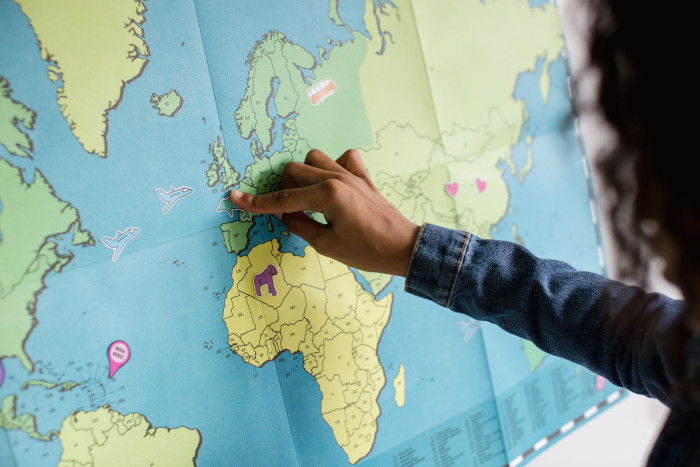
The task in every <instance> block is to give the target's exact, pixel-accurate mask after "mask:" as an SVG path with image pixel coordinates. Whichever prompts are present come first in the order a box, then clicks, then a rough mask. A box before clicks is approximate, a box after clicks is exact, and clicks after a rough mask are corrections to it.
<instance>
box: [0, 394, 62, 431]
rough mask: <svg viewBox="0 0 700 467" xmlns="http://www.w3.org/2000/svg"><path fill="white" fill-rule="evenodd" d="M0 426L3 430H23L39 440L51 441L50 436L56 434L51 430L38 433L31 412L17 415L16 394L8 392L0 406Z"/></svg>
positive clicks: (34, 418)
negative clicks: (43, 433)
mask: <svg viewBox="0 0 700 467" xmlns="http://www.w3.org/2000/svg"><path fill="white" fill-rule="evenodd" d="M0 428H2V429H3V430H8V431H10V430H19V431H23V432H25V433H26V434H27V435H28V436H29V437H30V438H33V439H36V440H39V441H51V438H53V437H54V436H56V435H57V434H58V431H55V430H52V431H49V432H48V433H46V434H45V435H42V434H40V433H39V432H38V431H37V428H36V417H35V416H34V415H33V414H29V413H25V414H22V415H20V416H17V396H16V395H15V394H10V395H9V396H5V397H4V398H3V400H2V407H0Z"/></svg>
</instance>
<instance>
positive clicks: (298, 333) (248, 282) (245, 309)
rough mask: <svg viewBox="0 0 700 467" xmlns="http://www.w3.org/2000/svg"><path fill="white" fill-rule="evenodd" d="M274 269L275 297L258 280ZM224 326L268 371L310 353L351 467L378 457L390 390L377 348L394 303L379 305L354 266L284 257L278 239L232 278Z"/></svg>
mask: <svg viewBox="0 0 700 467" xmlns="http://www.w3.org/2000/svg"><path fill="white" fill-rule="evenodd" d="M269 266H273V267H274V268H275V270H276V271H277V273H276V274H274V275H272V276H271V278H272V286H273V288H274V291H275V292H276V294H275V295H272V294H271V289H270V288H269V287H268V285H262V286H261V287H260V290H259V291H260V296H258V295H257V292H258V291H257V290H256V287H255V281H256V279H255V278H256V276H257V275H259V274H260V273H262V272H263V271H265V270H267V269H268V267H269ZM232 277H233V285H232V286H231V289H230V290H229V291H228V293H227V295H226V305H225V308H224V315H223V320H224V322H225V323H226V327H227V328H228V332H229V345H230V346H231V350H233V352H235V353H236V354H238V355H240V356H241V357H242V358H243V360H244V361H245V362H247V363H250V364H251V365H255V366H258V367H259V366H262V365H264V364H265V363H267V362H269V361H271V360H273V359H274V358H275V357H276V356H277V355H279V354H280V353H281V352H283V351H285V350H287V351H289V352H292V353H296V352H302V353H303V355H304V369H305V370H306V371H307V372H308V373H310V374H311V375H312V376H313V377H314V379H315V380H316V382H317V383H318V385H319V389H320V390H321V394H322V396H323V397H322V400H321V414H322V416H323V418H324V420H325V421H326V422H327V423H328V425H330V427H331V429H332V430H333V435H334V436H335V439H336V441H337V442H338V444H339V445H340V446H341V447H342V448H343V450H344V451H345V453H346V454H347V456H348V461H349V462H350V463H353V464H354V463H356V462H357V461H359V460H360V459H362V458H363V457H364V456H366V455H367V454H368V453H369V451H370V450H371V449H372V445H373V444H374V439H375V436H376V433H377V417H378V416H379V412H380V411H379V404H378V403H377V397H378V396H379V391H380V390H381V389H382V388H383V387H384V384H385V383H386V377H385V375H384V370H383V368H382V366H381V365H380V363H379V357H378V356H377V346H378V344H379V339H380V337H381V335H382V332H383V330H384V327H385V326H386V323H387V321H388V319H389V314H390V313H391V304H392V300H393V296H392V295H391V294H389V295H387V296H386V297H384V298H383V299H381V300H378V301H377V300H375V299H374V297H372V295H371V294H369V293H368V292H366V291H364V290H363V289H362V286H361V285H360V284H358V283H357V281H356V279H355V277H354V275H353V273H352V272H351V271H350V269H349V268H348V267H347V266H344V265H343V264H341V263H339V262H337V261H334V260H332V259H330V258H326V257H324V256H321V255H319V254H318V253H316V251H315V250H313V249H312V248H311V247H306V249H305V250H304V256H303V257H302V256H295V255H293V254H291V253H281V252H280V251H279V242H278V240H277V239H273V240H271V241H269V242H267V243H263V244H261V245H258V246H256V247H254V248H253V249H252V250H251V251H250V253H249V254H248V255H247V256H244V257H240V258H239V259H238V263H237V264H236V266H235V267H234V268H233V271H232Z"/></svg>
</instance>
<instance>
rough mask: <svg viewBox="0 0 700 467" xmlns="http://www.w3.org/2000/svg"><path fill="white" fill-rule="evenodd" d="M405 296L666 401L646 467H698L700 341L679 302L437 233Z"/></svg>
mask: <svg viewBox="0 0 700 467" xmlns="http://www.w3.org/2000/svg"><path fill="white" fill-rule="evenodd" d="M406 290H407V291H408V292H410V293H412V294H414V295H417V296H419V297H423V298H427V299H429V300H433V301H434V302H436V303H438V304H440V305H442V306H445V307H447V308H450V309H451V310H453V311H456V312H459V313H465V314H468V315H469V316H471V317H473V318H475V319H478V320H483V321H489V322H492V323H495V324H497V325H498V326H500V327H501V328H503V329H505V330H506V331H508V332H510V333H512V334H515V335H517V336H520V337H522V338H525V339H528V340H530V341H532V342H533V343H534V344H535V345H537V346H538V347H539V348H541V349H542V350H544V351H546V352H548V353H551V354H553V355H557V356H560V357H563V358H566V359H567V360H570V361H573V362H576V363H579V364H581V365H583V366H585V367H587V368H589V369H590V370H592V371H594V372H596V373H598V374H600V375H602V376H604V377H605V378H607V379H608V380H610V381H611V382H612V383H614V384H616V385H618V386H623V387H625V388H627V389H629V390H630V391H633V392H636V393H638V394H644V395H646V396H650V397H655V398H657V399H659V400H660V401H661V402H663V403H664V404H666V405H667V406H669V407H671V409H672V410H671V415H670V417H669V419H668V421H667V423H666V426H665V427H664V430H663V431H662V433H661V435H660V436H659V439H658V440H657V444H656V446H655V447H654V450H653V452H652V455H651V457H650V459H649V465H683V466H694V465H700V338H698V336H697V335H692V334H691V333H690V332H689V331H688V330H687V327H686V326H685V325H684V323H683V322H682V319H681V313H682V308H683V302H682V301H680V300H672V299H670V298H668V297H666V296H664V295H661V294H656V293H646V292H644V291H643V290H642V289H640V288H638V287H634V286H628V285H624V284H622V283H620V282H616V281H613V280H610V279H606V278H605V277H603V276H601V275H599V274H594V273H590V272H581V271H576V270H575V269H574V268H572V267H571V266H569V265H567V264H565V263H563V262H561V261H555V260H546V259H540V258H537V257H535V256H534V255H533V254H532V253H530V252H529V251H528V250H526V249H525V248H523V247H521V246H519V245H517V244H515V243H510V242H503V241H498V240H485V239H481V238H479V237H477V236H475V235H472V234H469V233H467V232H462V231H458V230H451V229H446V228H442V227H437V226H434V225H431V224H424V225H423V227H422V228H421V230H420V233H419V235H418V238H417V239H416V243H415V246H414V250H413V255H412V257H411V261H410V264H409V267H408V271H407V274H406Z"/></svg>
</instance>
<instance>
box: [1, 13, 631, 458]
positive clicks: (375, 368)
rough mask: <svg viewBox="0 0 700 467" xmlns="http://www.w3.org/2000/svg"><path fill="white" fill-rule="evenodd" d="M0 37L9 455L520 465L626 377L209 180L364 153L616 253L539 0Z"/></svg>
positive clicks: (72, 16) (449, 191)
mask: <svg viewBox="0 0 700 467" xmlns="http://www.w3.org/2000/svg"><path fill="white" fill-rule="evenodd" d="M311 25H313V27H311ZM0 50H1V51H2V54H1V55H0V465H3V466H5V465H8V466H15V465H16V466H30V465H31V466H34V465H59V466H68V465H77V464H80V465H96V466H99V465H107V464H109V465H112V464H114V465H164V466H171V465H200V466H208V465H222V464H235V465H388V464H391V465H399V466H408V465H414V464H415V463H417V462H418V461H420V460H421V459H422V460H423V461H425V462H426V463H427V464H431V465H467V466H502V465H505V464H509V463H510V464H511V465H515V464H518V463H526V462H528V461H530V460H531V459H532V458H534V456H536V453H537V452H538V450H537V449H533V446H535V445H536V443H540V444H538V445H541V442H542V441H541V440H543V439H546V440H547V441H546V443H553V442H556V441H557V440H558V439H559V437H561V436H562V435H557V436H553V435H552V433H559V431H558V430H560V428H561V427H563V426H569V425H570V424H571V423H572V422H573V421H574V420H581V419H582V417H581V415H582V414H584V413H585V412H586V411H588V410H589V409H591V408H592V407H604V406H606V405H607V404H609V403H611V402H613V401H614V400H616V399H617V398H619V397H620V395H621V392H620V390H619V389H618V388H615V387H613V386H612V385H611V384H609V383H607V382H606V381H605V380H604V379H602V378H601V377H599V376H597V375H595V374H593V373H591V372H590V371H588V370H587V369H585V368H582V367H580V366H577V365H574V364H572V363H568V362H565V361H563V360H561V359H558V358H556V357H553V356H551V355H547V354H545V353H544V352H542V351H541V350H540V349H538V348H537V347H536V346H534V345H533V344H532V343H530V342H528V341H524V340H522V339H520V338H517V337H514V336H510V335H508V334H506V333H505V332H503V331H501V330H500V329H498V328H496V327H494V326H493V325H491V324H489V323H483V322H479V321H476V320H473V319H471V318H469V317H468V316H465V315H457V314H455V313H453V312H451V311H448V310H445V309H442V308H440V307H439V306H437V305H435V304H433V303H432V302H428V301H425V300H420V299H418V298H416V297H414V296H411V295H409V294H407V293H406V292H404V284H403V280H402V278H399V277H392V276H389V275H383V274H376V273H371V272H367V271H361V270H356V269H354V268H350V267H347V266H345V265H343V264H341V263H339V262H337V261H334V260H332V259H330V258H327V257H324V256H322V255H320V254H318V253H317V252H316V251H315V250H314V249H313V248H312V247H310V246H309V245H307V244H306V243H305V242H304V241H303V240H301V239H300V238H299V237H297V236H295V235H293V234H291V233H290V232H288V231H287V229H286V227H285V226H284V225H283V224H282V223H281V222H280V221H279V220H278V219H277V218H275V217H273V216H269V215H257V214H254V213H250V212H246V211H244V210H242V209H240V208H238V207H237V206H235V205H233V204H232V203H231V202H230V201H228V199H227V194H228V192H229V190H231V189H232V188H237V189H240V190H242V191H245V192H248V193H253V194H262V193H269V192H272V191H275V190H277V189H279V188H280V184H281V180H282V171H283V168H284V166H285V164H287V163H288V162H290V161H297V162H303V161H304V159H305V157H306V155H307V153H308V152H309V151H310V150H311V149H313V148H318V149H321V150H322V151H324V152H325V153H326V154H328V155H330V156H331V157H339V156H340V155H341V154H342V153H343V152H344V151H345V150H347V149H350V148H356V149H358V150H359V151H360V154H361V155H362V158H363V161H364V163H365V165H366V167H367V169H368V171H369V173H370V177H371V179H372V181H373V182H374V183H375V185H376V186H377V188H378V189H379V191H380V192H381V193H382V194H383V195H384V196H385V197H386V198H387V199H388V200H389V201H391V202H392V203H393V204H394V205H395V206H397V208H398V209H399V210H400V211H401V212H402V213H403V214H404V215H405V216H407V217H408V218H409V219H411V220H412V221H413V222H415V223H417V224H420V223H423V222H430V223H434V224H439V225H443V226H446V227H449V228H454V229H462V230H467V231H470V232H472V233H474V234H476V235H478V236H480V237H483V238H495V239H500V240H508V241H514V242H518V243H521V244H523V245H525V246H526V247H527V248H529V249H530V250H531V251H533V252H534V253H535V254H537V255H546V256H548V257H556V258H559V259H562V260H564V261H567V262H569V263H570V264H572V265H573V266H575V267H577V268H579V269H584V270H590V271H594V272H598V273H605V272H606V266H605V264H604V263H601V262H600V260H599V256H598V251H599V249H600V248H601V241H600V233H599V227H598V225H597V223H596V222H597V221H596V219H595V216H593V218H592V215H591V209H592V208H591V207H592V206H593V209H594V210H595V198H594V196H593V192H592V185H591V183H590V180H589V179H588V170H587V167H588V165H587V164H588V162H587V159H586V155H585V153H584V152H583V149H582V148H583V145H582V144H581V141H580V140H579V136H578V119H577V115H572V108H574V109H575V108H576V106H572V105H571V104H572V99H573V97H572V96H571V95H570V93H569V88H568V86H567V80H569V79H570V76H569V66H568V61H567V51H566V47H565V43H564V37H563V33H562V29H561V24H560V20H559V16H558V11H557V8H556V6H555V5H553V4H550V3H546V2H541V1H539V0H530V1H527V0H507V1H506V0H484V1H481V0H468V1H464V0H460V1H457V0H447V1H444V2H441V3H440V7H439V8H436V7H435V5H434V4H432V3H429V2H425V1H423V2H420V1H417V0H413V1H411V0H391V1H389V0H366V1H364V2H347V1H340V0H312V1H310V2H307V4H304V6H303V8H302V7H301V6H294V5H292V4H290V3H289V2H283V1H281V0H258V1H255V2H252V1H241V2H226V1H223V0H210V1H206V2H205V1H201V0H175V1H164V0H143V1H141V0H111V1H110V2H106V3H105V2H90V1H88V0H74V1H71V2H50V3H47V2H40V1H39V0H0ZM572 117H573V118H572ZM309 214H310V215H313V216H314V218H315V219H317V220H319V221H321V222H325V219H324V218H323V215H322V214H319V213H309Z"/></svg>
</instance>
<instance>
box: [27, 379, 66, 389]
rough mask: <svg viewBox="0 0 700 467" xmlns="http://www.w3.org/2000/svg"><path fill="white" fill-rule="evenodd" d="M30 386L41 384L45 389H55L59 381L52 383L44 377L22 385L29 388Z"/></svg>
mask: <svg viewBox="0 0 700 467" xmlns="http://www.w3.org/2000/svg"><path fill="white" fill-rule="evenodd" d="M30 386H40V387H42V388H44V389H53V388H55V387H58V383H52V382H51V381H45V380H43V379H31V380H29V381H27V382H25V383H24V384H23V385H22V389H27V388H28V387H30Z"/></svg>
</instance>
